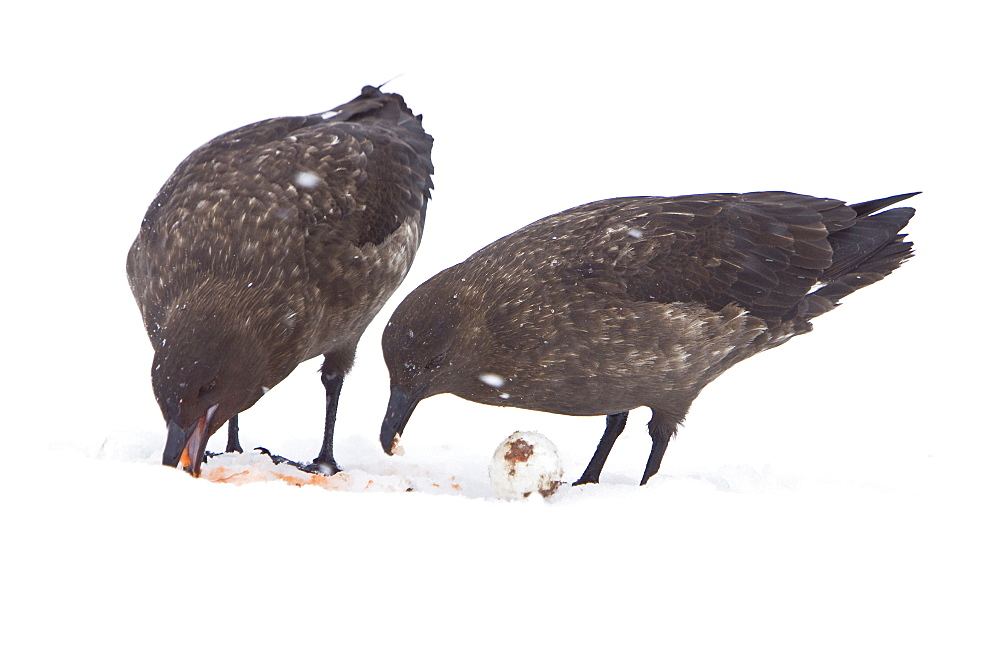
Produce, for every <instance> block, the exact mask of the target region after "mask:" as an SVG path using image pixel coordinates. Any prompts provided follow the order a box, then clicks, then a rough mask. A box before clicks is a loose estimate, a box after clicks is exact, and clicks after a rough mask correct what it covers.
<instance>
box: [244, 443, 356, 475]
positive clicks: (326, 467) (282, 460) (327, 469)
mask: <svg viewBox="0 0 1000 668" xmlns="http://www.w3.org/2000/svg"><path fill="white" fill-rule="evenodd" d="M254 450H256V451H257V452H259V453H261V454H263V455H267V456H268V457H270V458H271V461H272V462H274V463H275V464H288V465H289V466H294V467H295V468H297V469H298V470H300V471H304V472H306V473H315V474H318V475H326V476H330V475H334V474H335V473H340V471H341V468H340V467H339V466H337V462H331V461H322V460H320V459H315V460H313V461H312V462H310V463H309V464H303V463H302V462H296V461H293V460H291V459H288V458H287V457H282V456H281V455H274V454H271V451H270V450H268V449H267V448H254Z"/></svg>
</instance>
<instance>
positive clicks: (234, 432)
mask: <svg viewBox="0 0 1000 668" xmlns="http://www.w3.org/2000/svg"><path fill="white" fill-rule="evenodd" d="M237 417H239V413H237V414H236V415H234V416H233V417H231V418H229V441H227V442H226V452H243V448H241V447H240V426H239V424H238V423H237V422H236V418H237Z"/></svg>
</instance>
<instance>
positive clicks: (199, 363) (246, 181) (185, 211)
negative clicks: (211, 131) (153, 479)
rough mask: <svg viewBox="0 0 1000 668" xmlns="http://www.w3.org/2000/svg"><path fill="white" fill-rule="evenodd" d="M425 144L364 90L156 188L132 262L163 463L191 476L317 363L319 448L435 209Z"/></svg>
mask: <svg viewBox="0 0 1000 668" xmlns="http://www.w3.org/2000/svg"><path fill="white" fill-rule="evenodd" d="M432 141H433V140H432V138H431V137H430V136H429V135H428V134H427V133H425V132H424V130H423V127H422V123H421V116H414V115H413V113H412V112H411V111H410V110H409V109H408V108H407V106H406V103H405V102H404V101H403V98H402V97H401V96H399V95H396V94H392V93H382V92H381V91H380V90H379V89H378V88H375V87H372V86H366V87H365V88H364V89H363V91H362V93H361V95H360V96H359V97H357V98H355V99H354V100H351V101H350V102H348V103H346V104H343V105H341V106H339V107H336V108H334V109H333V110H331V111H328V112H325V113H321V114H314V115H312V116H297V117H290V118H275V119H271V120H267V121H261V122H259V123H254V124H252V125H248V126H246V127H243V128H239V129H237V130H233V131H232V132H228V133H226V134H224V135H221V136H219V137H217V138H215V139H213V140H212V141H210V142H208V143H207V144H205V145H204V146H202V147H201V148H199V149H197V150H196V151H195V152H194V153H192V154H191V155H190V156H188V157H187V158H186V159H185V160H184V161H183V162H182V163H181V164H180V165H179V166H178V167H177V169H176V171H174V173H173V175H172V176H171V177H170V178H169V179H168V180H167V182H166V183H165V184H164V186H163V187H162V188H161V189H160V192H159V194H158V195H157V196H156V199H155V200H154V201H153V203H152V204H151V205H150V207H149V210H148V211H147V212H146V217H145V218H144V219H143V221H142V228H141V230H140V231H139V236H138V237H137V238H136V240H135V243H134V244H133V245H132V248H131V250H130V251H129V254H128V263H127V270H128V277H129V284H130V285H131V287H132V292H133V294H134V295H135V299H136V302H137V303H138V305H139V309H140V311H141V312H142V317H143V321H144V322H145V324H146V330H147V333H148V334H149V339H150V341H151V342H152V344H153V349H154V356H153V370H152V378H153V390H154V393H155V395H156V399H157V401H158V402H159V404H160V408H161V410H162V411H163V417H164V419H165V420H166V422H167V427H168V438H167V445H166V447H165V449H164V458H163V461H164V464H167V465H169V466H176V465H177V462H178V461H179V460H181V459H182V457H183V458H184V459H186V460H189V461H188V462H187V463H186V467H187V468H188V469H189V470H190V471H191V473H192V474H193V475H198V472H199V467H200V465H201V462H202V459H203V457H204V451H205V443H206V441H207V440H208V437H209V436H210V435H211V434H212V433H214V432H215V431H216V430H217V429H218V428H219V427H221V426H222V425H223V424H225V423H226V421H227V420H230V419H231V421H230V430H229V436H230V439H229V444H228V446H227V451H231V450H239V449H240V447H239V442H238V437H237V422H236V416H237V414H238V413H240V412H241V411H244V410H246V409H247V408H249V407H250V406H252V405H253V404H254V403H256V401H257V400H258V399H260V397H261V396H262V395H263V393H264V392H266V391H267V390H268V389H270V388H272V387H274V386H275V385H276V384H277V383H279V382H280V381H281V380H282V379H284V378H285V377H286V376H287V375H288V374H289V373H290V372H291V371H292V370H293V369H294V368H295V367H296V366H297V365H298V364H299V363H300V362H302V361H304V360H308V359H310V358H313V357H316V356H317V355H324V357H325V359H324V362H323V366H322V369H321V372H322V380H323V384H324V386H325V388H326V391H327V417H326V426H325V431H324V439H323V445H322V448H321V450H320V454H319V456H318V457H317V458H316V460H315V462H314V468H317V469H318V470H322V471H324V472H333V471H337V470H339V468H338V466H337V464H336V461H335V460H334V458H333V450H332V433H333V425H334V420H335V417H336V410H337V403H338V400H339V396H340V389H341V386H342V384H343V379H344V375H345V374H346V373H347V372H348V371H349V370H350V368H351V365H352V363H353V361H354V354H355V349H356V347H357V344H358V340H359V339H360V337H361V334H362V332H364V330H365V328H366V327H367V326H368V324H369V323H370V322H371V320H372V318H373V317H374V316H375V314H376V313H377V312H378V311H379V309H381V308H382V306H383V305H384V304H385V301H386V299H388V297H389V296H390V295H391V294H392V292H393V291H394V290H395V289H396V287H397V286H398V285H399V283H400V282H401V281H402V280H403V277H404V276H405V275H406V272H407V271H408V270H409V267H410V263H411V262H412V261H413V257H414V254H415V253H416V251H417V246H418V245H419V243H420V237H421V234H422V232H423V226H424V216H425V213H426V210H427V200H428V199H429V198H430V190H431V187H432V184H431V174H432V173H433V167H432V166H431V144H432Z"/></svg>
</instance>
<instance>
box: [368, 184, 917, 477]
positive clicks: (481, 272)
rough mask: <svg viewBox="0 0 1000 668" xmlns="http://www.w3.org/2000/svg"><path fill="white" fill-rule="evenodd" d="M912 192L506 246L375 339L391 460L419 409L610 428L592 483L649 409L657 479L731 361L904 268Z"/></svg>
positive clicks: (600, 207)
mask: <svg viewBox="0 0 1000 668" xmlns="http://www.w3.org/2000/svg"><path fill="white" fill-rule="evenodd" d="M913 194H916V193H911V194H908V195H900V196H898V197H890V198H886V199H883V200H878V201H874V202H865V203H862V204H854V205H852V206H846V205H845V204H844V203H843V202H840V201H837V200H832V199H820V198H815V197H807V196H804V195H796V194H792V193H786V192H761V193H747V194H743V195H738V194H719V195H691V196H687V197H670V198H667V197H624V198H619V199H610V200H604V201H600V202H593V203H591V204H585V205H583V206H579V207H576V208H573V209H569V210H567V211H563V212H562V213H558V214H555V215H553V216H549V217H547V218H543V219H542V220H539V221H537V222H535V223H532V224H531V225H528V226H527V227H524V228H522V229H521V230H518V231H517V232H514V233H513V234H511V235H509V236H506V237H504V238H502V239H500V240H498V241H496V242H494V243H492V244H490V245H489V246H487V247H485V248H483V249H482V250H480V251H479V252H477V253H475V254H474V255H472V256H471V257H470V258H469V259H468V260H466V261H465V262H462V263H461V264H458V265H455V266H454V267H451V268H450V269H446V270H445V271H443V272H441V273H439V274H438V275H437V276H434V277H433V278H431V279H430V280H429V281H427V282H426V283H424V284H423V285H421V286H420V287H418V288H417V289H416V290H414V291H413V293H411V294H410V295H409V296H407V298H406V299H405V300H404V301H403V302H402V303H401V304H400V306H399V308H397V309H396V312H395V313H394V314H393V315H392V318H391V319H390V322H389V324H388V325H387V327H386V329H385V332H384V334H383V337H382V349H383V353H384V355H385V360H386V364H387V365H388V367H389V374H390V382H391V394H390V400H389V406H388V409H387V411H386V416H385V420H384V422H383V424H382V433H381V440H382V446H383V448H384V449H385V450H386V452H389V453H391V451H392V447H393V444H394V441H395V438H396V437H398V435H399V434H401V433H402V431H403V428H404V427H405V425H406V423H407V420H408V419H409V417H410V414H411V413H412V411H413V409H414V408H415V407H416V405H417V403H418V402H419V401H420V400H421V399H423V398H425V397H429V396H432V395H435V394H441V393H446V392H447V393H451V394H455V395H458V396H460V397H462V398H465V399H468V400H470V401H476V402H479V403H483V404H489V405H493V406H516V407H519V408H528V409H534V410H539V411H547V412H551V413H562V414H566V415H607V416H608V420H607V429H606V431H605V433H604V436H603V437H602V438H601V441H600V443H599V445H598V447H597V451H596V452H595V454H594V457H593V459H592V460H591V462H590V464H589V465H588V466H587V469H586V471H585V472H584V473H583V475H582V476H581V477H580V479H579V481H578V484H579V483H586V482H597V481H598V478H599V476H600V473H601V469H602V468H603V466H604V462H605V460H606V459H607V456H608V454H609V452H610V451H611V447H612V445H613V444H614V442H615V439H617V438H618V436H619V434H620V433H621V431H622V429H623V428H624V427H625V420H626V418H627V416H628V412H629V411H630V410H632V409H633V408H637V407H639V406H649V407H650V408H651V409H652V412H653V417H652V420H651V421H650V423H649V432H650V435H651V437H652V441H653V443H652V450H651V452H650V456H649V460H648V462H647V464H646V469H645V471H644V473H643V476H642V482H643V483H645V482H646V481H648V480H649V478H650V476H652V475H653V474H654V473H656V471H657V470H658V469H659V466H660V461H661V459H662V458H663V454H664V451H665V449H666V447H667V442H668V441H669V440H670V437H671V436H672V435H673V434H674V432H675V431H676V429H677V425H678V424H679V423H680V422H681V420H683V418H684V416H685V415H686V414H687V412H688V409H689V408H690V406H691V402H692V401H694V399H695V397H697V396H698V393H699V392H701V390H702V389H703V388H704V387H705V386H706V385H707V384H708V383H709V382H711V381H712V380H713V379H715V378H717V377H718V376H719V375H720V374H721V373H722V372H723V371H725V370H726V369H728V368H730V367H731V366H733V365H734V364H736V363H737V362H739V361H741V360H744V359H747V358H748V357H750V356H752V355H755V354H756V353H759V352H761V351H764V350H768V349H770V348H774V347H775V346H778V345H780V344H782V343H784V342H785V341H787V340H788V339H789V338H791V337H793V336H795V335H797V334H802V333H805V332H808V331H810V330H811V329H812V323H811V322H810V321H811V319H812V318H814V317H816V316H818V315H820V314H822V313H826V312H827V311H829V310H831V309H833V308H834V307H835V306H837V305H838V303H839V300H840V299H842V298H843V297H845V296H846V295H848V294H850V293H852V292H854V291H855V290H858V289H860V288H862V287H864V286H866V285H870V284H871V283H874V282H875V281H878V280H880V279H882V278H884V277H885V276H887V275H888V274H889V273H890V272H891V271H893V270H894V269H895V268H896V267H898V266H899V265H900V263H901V262H903V261H904V260H906V259H907V258H908V257H910V255H911V254H912V251H911V244H910V243H909V242H906V241H903V237H904V235H902V234H900V230H902V229H903V227H904V226H905V225H906V223H907V221H909V219H910V217H911V216H912V215H913V213H914V210H913V209H911V208H897V209H891V210H888V211H884V212H882V213H875V212H877V211H879V210H880V209H883V208H885V207H887V206H890V205H892V204H894V203H896V202H899V201H901V200H903V199H906V198H907V197H911V196H912V195H913Z"/></svg>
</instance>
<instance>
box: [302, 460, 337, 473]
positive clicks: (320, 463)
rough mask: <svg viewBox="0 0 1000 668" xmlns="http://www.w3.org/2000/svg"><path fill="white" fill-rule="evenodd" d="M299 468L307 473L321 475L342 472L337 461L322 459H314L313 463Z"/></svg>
mask: <svg viewBox="0 0 1000 668" xmlns="http://www.w3.org/2000/svg"><path fill="white" fill-rule="evenodd" d="M299 468H300V469H302V470H303V471H305V472H306V473H317V474H319V475H327V476H329V475H334V474H337V473H340V472H341V470H342V469H341V468H340V467H339V466H337V462H333V461H327V460H322V459H314V460H313V461H312V463H311V464H306V465H304V466H299Z"/></svg>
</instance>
